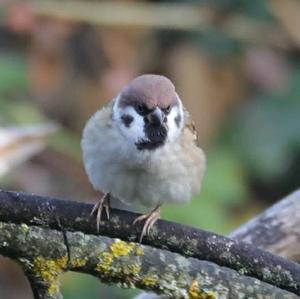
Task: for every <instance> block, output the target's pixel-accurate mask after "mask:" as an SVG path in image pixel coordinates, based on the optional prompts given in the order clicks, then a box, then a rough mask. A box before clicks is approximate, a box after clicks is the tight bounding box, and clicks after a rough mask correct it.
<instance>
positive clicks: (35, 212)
mask: <svg viewBox="0 0 300 299" xmlns="http://www.w3.org/2000/svg"><path fill="white" fill-rule="evenodd" d="M91 208H92V206H91V205H88V204H83V203H78V202H72V201H64V200H59V199H54V198H46V197H41V196H35V195H30V194H24V193H18V192H8V191H0V221H1V226H0V253H1V254H3V255H6V256H10V257H11V258H14V259H16V260H19V262H20V263H21V264H22V265H23V268H24V270H25V273H26V275H28V276H29V279H30V282H31V285H32V287H33V290H34V294H35V298H61V294H60V293H59V288H58V282H57V281H58V277H59V276H60V273H61V272H62V271H65V270H74V271H81V272H86V273H91V274H93V275H97V276H99V277H100V278H101V279H102V280H104V281H107V282H110V283H114V282H115V283H117V284H120V285H122V286H127V287H139V288H142V289H146V290H153V291H155V292H158V293H163V294H165V295H167V296H168V297H173V298H181V297H182V298H215V297H216V296H217V297H218V298H238V297H236V295H237V293H236V292H240V291H241V290H242V291H241V294H247V295H245V296H246V297H252V296H254V294H256V296H255V297H257V298H259V296H262V298H266V297H265V295H266V294H272V293H273V294H275V295H276V294H280V296H281V297H278V298H284V297H283V296H286V295H288V296H293V295H292V294H291V293H288V292H292V293H294V294H296V295H298V296H299V295H300V266H299V265H298V264H296V263H293V262H291V261H289V260H286V259H284V258H281V257H278V256H274V255H272V254H270V253H268V252H265V251H262V250H260V249H257V248H256V247H253V246H251V245H250V244H247V243H245V242H241V241H236V240H232V239H229V238H226V237H223V236H219V235H217V234H214V233H209V232H206V231H203V230H196V229H193V228H191V227H188V226H183V225H179V224H176V223H172V222H168V221H163V220H160V221H158V222H157V224H156V225H155V226H154V229H153V230H152V234H151V236H149V237H146V238H145V239H144V243H145V244H148V245H151V246H152V247H150V246H142V245H139V244H136V243H133V241H137V239H138V237H139V235H140V232H141V226H139V225H138V226H136V227H133V226H132V222H133V220H134V219H135V218H136V217H137V214H134V213H131V212H126V211H120V210H112V211H111V218H110V221H106V220H104V221H102V222H101V225H100V232H99V234H101V235H102V236H95V235H97V234H98V233H97V230H96V223H95V219H94V218H93V217H92V218H91V217H89V213H90V211H91ZM64 231H68V232H67V240H68V246H67V244H66V235H65V234H64V233H63V232H64ZM93 235H94V236H93ZM104 235H105V236H109V237H110V238H106V237H104ZM111 238H119V239H123V240H125V241H127V242H124V241H120V240H118V241H117V240H113V239H111ZM22 242H23V243H22ZM103 246H104V247H103ZM67 247H69V249H70V254H71V259H70V260H69V258H68V250H67ZM153 247H156V248H153ZM101 248H102V249H103V251H100V252H99V250H101ZM115 250H116V251H117V253H115ZM167 250H168V251H167ZM97 252H98V255H95V254H96V253H97ZM138 252H139V254H140V255H139V254H138ZM175 252H176V253H177V254H176V253H175ZM77 253H78V256H76V254H77ZM115 254H116V256H115ZM179 254H180V255H179ZM74 258H75V261H77V262H78V263H79V264H80V266H78V263H77V264H76V263H75V264H76V265H77V266H78V267H77V266H76V267H75V266H74V265H75V264H74ZM115 263H116V266H115ZM119 263H120V264H119ZM72 265H73V266H72ZM95 265H96V266H95ZM97 265H98V268H97ZM106 268H107V269H106ZM229 268H230V269H229ZM237 271H238V272H237ZM133 272H134V273H135V274H136V275H134V273H133ZM122 273H123V274H122ZM248 276H251V277H248ZM149 278H151V279H152V280H151V279H150V282H149ZM255 278H257V279H255ZM268 283H269V284H268ZM174 285H175V287H174ZM256 286H258V287H257V288H256ZM173 287H174V288H173ZM168 288H171V290H169V291H168ZM280 289H282V290H280ZM193 290H195V293H194V292H193ZM283 290H286V291H283ZM193 294H194V295H195V294H198V295H197V296H198V297H197V296H196V297H193ZM180 296H181V297H180ZM205 296H206V297H205ZM207 296H208V297H207ZM210 296H213V297H210ZM214 296H215V297H214ZM276 296H277V295H276ZM276 296H275V297H272V298H276ZM278 296H279V295H278ZM270 298H271V297H270ZM288 298H294V297H288Z"/></svg>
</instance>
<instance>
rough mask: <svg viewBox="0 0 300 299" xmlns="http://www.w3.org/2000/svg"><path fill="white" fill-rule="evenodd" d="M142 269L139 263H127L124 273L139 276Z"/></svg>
mask: <svg viewBox="0 0 300 299" xmlns="http://www.w3.org/2000/svg"><path fill="white" fill-rule="evenodd" d="M140 271H141V265H140V264H138V263H133V264H130V265H127V266H125V267H124V268H123V273H124V274H127V275H132V276H134V277H137V276H138V275H139V273H140Z"/></svg>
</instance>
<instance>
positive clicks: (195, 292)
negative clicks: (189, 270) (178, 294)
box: [189, 280, 217, 299]
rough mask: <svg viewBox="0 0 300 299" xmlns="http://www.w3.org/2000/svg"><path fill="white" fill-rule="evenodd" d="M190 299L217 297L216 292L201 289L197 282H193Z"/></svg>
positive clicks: (214, 298) (212, 298) (213, 298)
mask: <svg viewBox="0 0 300 299" xmlns="http://www.w3.org/2000/svg"><path fill="white" fill-rule="evenodd" d="M189 298H190V299H216V298H217V296H216V294H215V293H214V292H211V291H205V290H202V289H200V287H199V283H198V281H197V280H193V281H192V283H191V285H190V288H189Z"/></svg>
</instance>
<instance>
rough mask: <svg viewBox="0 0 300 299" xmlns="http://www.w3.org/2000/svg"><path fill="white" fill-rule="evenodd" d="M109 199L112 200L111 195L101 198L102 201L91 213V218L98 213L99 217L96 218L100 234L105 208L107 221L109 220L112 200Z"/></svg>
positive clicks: (106, 194)
mask: <svg viewBox="0 0 300 299" xmlns="http://www.w3.org/2000/svg"><path fill="white" fill-rule="evenodd" d="M109 199H110V198H109V193H105V194H104V195H103V196H102V197H101V198H100V200H99V201H98V202H97V203H96V204H95V205H94V207H93V209H92V211H91V213H90V216H93V214H94V213H95V212H96V211H97V216H96V221H97V232H99V228H100V221H101V216H102V211H103V208H104V209H105V213H106V217H107V219H109V209H110V200H109Z"/></svg>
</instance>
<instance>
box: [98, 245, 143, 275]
mask: <svg viewBox="0 0 300 299" xmlns="http://www.w3.org/2000/svg"><path fill="white" fill-rule="evenodd" d="M130 254H132V255H136V256H141V255H143V254H144V251H143V249H142V248H141V247H138V246H137V245H136V244H135V243H133V242H129V243H127V242H124V241H122V240H119V239H117V240H116V241H115V242H114V243H112V244H111V245H110V247H109V251H108V252H107V251H105V252H102V253H101V254H100V256H99V263H98V264H97V265H96V268H95V269H96V271H99V272H102V273H103V274H108V273H109V272H111V273H113V272H116V273H119V274H120V273H123V274H125V275H126V276H128V277H129V276H130V277H131V278H132V277H135V278H136V279H138V278H139V277H138V275H139V273H140V271H141V263H140V262H139V261H134V262H131V261H128V262H127V263H125V264H123V263H121V264H115V265H113V263H114V261H117V260H118V258H122V257H126V256H129V255H130Z"/></svg>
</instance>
